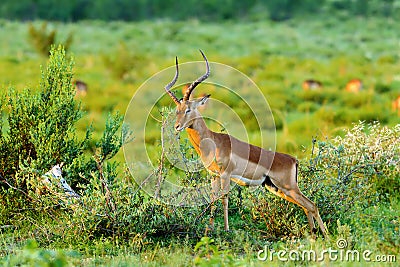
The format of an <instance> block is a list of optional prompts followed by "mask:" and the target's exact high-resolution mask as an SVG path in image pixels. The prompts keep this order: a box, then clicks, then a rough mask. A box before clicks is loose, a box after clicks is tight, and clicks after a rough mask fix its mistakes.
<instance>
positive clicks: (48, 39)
mask: <svg viewBox="0 0 400 267" xmlns="http://www.w3.org/2000/svg"><path fill="white" fill-rule="evenodd" d="M28 33H29V40H30V41H31V43H32V45H33V47H34V48H35V49H36V51H37V52H38V53H39V54H41V55H43V56H46V57H47V56H49V55H50V50H51V47H52V46H53V45H55V44H56V36H57V30H55V29H53V30H51V31H50V32H48V30H47V22H43V24H42V26H41V27H40V28H38V29H37V28H35V26H33V24H32V23H31V24H29V30H28ZM72 40H73V35H72V34H71V33H70V34H69V35H68V37H67V39H66V40H65V41H64V42H63V43H62V45H63V46H64V49H65V51H67V50H68V48H69V47H70V45H71V43H72Z"/></svg>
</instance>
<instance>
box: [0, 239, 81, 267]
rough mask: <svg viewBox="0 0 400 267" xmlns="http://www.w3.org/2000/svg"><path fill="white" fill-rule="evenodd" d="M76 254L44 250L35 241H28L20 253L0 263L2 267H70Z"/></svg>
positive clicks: (9, 256)
mask: <svg viewBox="0 0 400 267" xmlns="http://www.w3.org/2000/svg"><path fill="white" fill-rule="evenodd" d="M77 255H78V253H76V252H64V251H61V250H57V251H56V250H46V249H41V248H39V245H38V243H37V242H36V241H35V240H28V241H27V242H26V245H25V246H24V247H23V248H22V250H21V251H18V252H17V253H16V254H11V255H8V256H6V257H4V258H3V259H0V263H2V265H3V264H4V265H3V266H59V267H62V266H70V264H68V263H71V260H73V259H74V258H75V257H76V256H77Z"/></svg>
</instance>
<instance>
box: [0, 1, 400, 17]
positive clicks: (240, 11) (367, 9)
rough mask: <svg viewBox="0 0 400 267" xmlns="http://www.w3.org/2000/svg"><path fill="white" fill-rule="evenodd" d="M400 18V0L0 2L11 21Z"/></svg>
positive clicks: (0, 8) (2, 12) (1, 11)
mask: <svg viewBox="0 0 400 267" xmlns="http://www.w3.org/2000/svg"><path fill="white" fill-rule="evenodd" d="M335 12H338V13H341V14H347V15H350V16H351V15H358V16H392V17H396V18H397V17H399V14H400V0H369V1H366V0H242V1H235V0H218V1H215V0H202V1H196V0H186V1H184V2H181V1H176V0H19V1H15V0H1V3H0V18H4V19H12V20H34V19H42V20H57V21H79V20H87V19H98V20H105V21H108V20H124V21H137V20H147V19H154V18H168V19H172V20H186V19H192V18H195V19H200V20H214V21H215V20H234V19H247V20H260V19H271V20H275V21H279V20H286V19H290V18H292V17H295V16H305V15H316V14H318V13H322V14H329V15H331V14H332V13H333V14H335Z"/></svg>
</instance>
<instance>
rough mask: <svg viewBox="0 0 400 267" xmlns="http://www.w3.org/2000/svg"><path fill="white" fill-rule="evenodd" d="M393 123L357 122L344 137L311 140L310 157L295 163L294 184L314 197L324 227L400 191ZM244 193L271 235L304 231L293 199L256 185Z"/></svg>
mask: <svg viewBox="0 0 400 267" xmlns="http://www.w3.org/2000/svg"><path fill="white" fill-rule="evenodd" d="M399 126H400V125H397V126H395V127H393V128H388V127H385V126H380V125H379V123H372V124H368V125H365V124H364V123H359V124H357V125H355V126H354V127H353V129H351V130H348V131H346V132H345V135H344V137H340V136H338V137H336V138H335V139H334V140H332V141H328V140H327V141H319V142H318V143H315V144H316V147H313V151H312V155H311V158H310V159H308V160H307V159H304V160H302V161H301V162H300V169H299V173H300V174H299V176H300V178H299V186H300V188H301V189H302V191H303V193H304V194H305V195H306V196H308V197H310V198H311V199H312V200H313V201H315V202H316V204H317V206H318V208H319V211H320V215H321V217H322V220H323V221H324V222H325V224H326V225H327V226H328V228H330V229H334V228H335V227H334V225H335V224H336V222H337V220H340V221H341V222H345V223H346V224H352V223H354V222H356V221H357V220H358V219H356V218H360V217H363V216H364V214H365V213H364V212H365V211H366V209H367V208H368V207H372V206H374V205H378V204H379V203H381V204H382V203H389V202H390V200H391V199H392V198H393V197H395V198H396V194H397V193H396V192H398V191H399V190H400V177H399V175H398V173H400V169H399V166H400V164H399V163H400V157H399V155H400V138H399V133H400V128H399ZM315 142H316V141H315ZM246 198H247V199H248V200H249V201H250V203H252V204H253V207H252V212H251V215H252V218H253V219H254V220H255V221H257V225H260V224H261V225H262V227H266V228H267V229H268V236H270V237H271V238H274V237H277V236H282V235H283V236H292V235H294V236H298V237H299V236H301V235H304V233H305V232H307V231H309V229H307V228H304V227H306V224H305V223H306V221H305V220H304V219H305V216H304V215H303V211H302V210H301V209H300V208H298V207H296V206H294V205H293V204H289V203H287V202H285V201H283V200H281V199H279V198H277V197H275V196H272V195H271V194H268V193H267V194H265V193H262V192H260V191H258V190H256V191H254V192H253V193H251V194H247V195H246ZM247 216H249V215H247ZM350 218H352V219H350ZM249 219H250V218H249ZM258 227H260V226H258ZM302 227H303V228H302ZM392 238H393V237H392ZM383 240H384V239H382V241H383ZM387 242H394V241H393V239H390V241H387Z"/></svg>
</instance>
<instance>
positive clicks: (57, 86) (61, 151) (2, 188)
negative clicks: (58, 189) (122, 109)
mask: <svg viewBox="0 0 400 267" xmlns="http://www.w3.org/2000/svg"><path fill="white" fill-rule="evenodd" d="M71 78H72V61H70V60H67V59H66V55H65V50H63V48H62V47H59V48H57V49H53V50H52V51H51V53H50V59H49V63H48V66H47V69H46V70H45V71H42V78H41V81H40V86H39V88H38V89H37V90H35V91H34V90H31V89H29V88H28V89H25V90H23V91H22V92H16V91H15V90H14V89H12V88H10V89H9V90H8V94H7V95H6V96H3V98H2V99H3V100H2V101H1V104H2V105H1V109H0V110H1V111H2V112H4V114H8V116H7V122H8V127H9V130H8V131H6V132H5V133H3V132H2V131H1V134H0V151H1V152H0V153H1V158H0V181H1V183H0V196H1V198H0V199H2V204H4V206H3V207H4V209H3V208H2V209H1V210H0V213H1V215H2V216H0V217H1V218H0V223H2V224H7V225H14V224H17V225H18V224H19V222H20V220H21V219H23V218H25V216H26V217H30V216H33V217H37V216H39V217H42V214H43V212H44V214H47V215H49V216H50V217H51V216H54V215H55V214H57V216H60V217H62V216H63V215H62V212H61V213H60V208H66V207H68V205H69V204H74V201H73V200H69V201H67V202H66V200H65V198H64V199H63V198H61V197H60V196H59V195H49V194H48V192H46V190H44V191H43V190H42V188H43V187H44V185H43V183H42V182H41V180H42V178H41V176H42V175H43V174H44V173H46V172H47V171H48V170H49V169H50V168H51V167H52V166H53V165H55V164H60V163H63V164H64V167H63V176H64V177H65V179H66V180H67V181H68V183H69V184H71V185H72V187H73V188H75V189H76V188H78V189H79V188H81V189H82V188H86V187H87V184H92V183H93V181H97V180H96V179H98V180H99V181H100V184H101V190H100V192H101V193H102V194H103V195H104V198H105V199H106V201H105V203H106V204H107V208H112V205H113V203H112V200H111V199H112V196H110V192H109V190H108V183H112V182H113V181H114V179H115V177H116V175H117V166H118V165H117V164H116V163H115V162H108V161H109V160H110V159H111V158H112V157H113V156H114V155H115V154H116V153H117V152H118V151H119V149H120V147H121V146H122V143H123V142H124V141H125V140H126V138H127V137H128V130H127V129H126V128H124V127H123V129H122V134H119V129H120V128H121V123H122V117H121V116H120V115H118V114H117V115H115V116H109V118H108V120H107V122H106V127H105V130H104V133H103V135H102V137H101V138H100V140H99V141H98V142H94V141H92V138H91V128H90V127H89V128H88V130H87V131H86V134H85V136H84V137H83V138H82V139H81V140H80V139H79V138H78V137H77V136H76V127H75V125H76V123H77V121H78V120H79V119H80V118H81V117H82V114H83V113H82V111H81V109H80V104H79V103H77V102H76V100H75V98H74V96H75V90H74V88H73V87H72V85H71ZM6 98H7V99H8V101H6V100H5V99H6ZM1 122H2V123H1V126H3V124H4V121H3V120H2V121H1ZM90 143H94V144H95V145H94V147H90V148H91V149H93V151H94V153H93V155H91V156H90V155H88V153H87V149H89V144H90ZM78 192H79V193H84V192H83V191H82V190H78ZM104 198H103V199H104ZM69 202H71V203H69ZM75 204H76V203H75ZM16 211H17V212H16ZM18 211H21V212H18ZM22 211H25V212H22ZM45 220H46V218H45Z"/></svg>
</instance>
